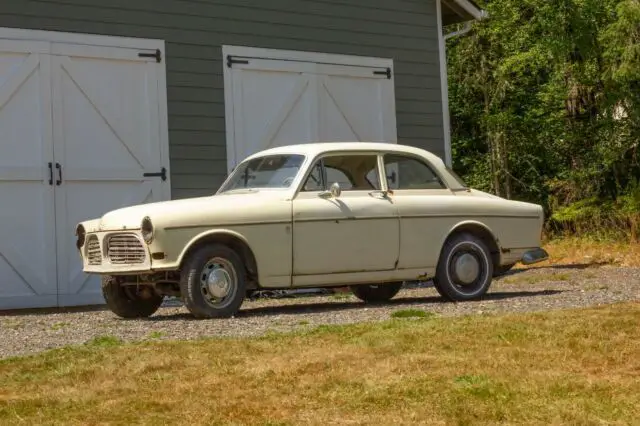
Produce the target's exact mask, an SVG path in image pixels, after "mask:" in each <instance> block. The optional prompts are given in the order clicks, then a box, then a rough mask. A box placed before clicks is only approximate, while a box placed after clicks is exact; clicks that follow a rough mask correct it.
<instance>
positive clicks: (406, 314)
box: [391, 309, 435, 318]
mask: <svg viewBox="0 0 640 426" xmlns="http://www.w3.org/2000/svg"><path fill="white" fill-rule="evenodd" d="M433 316H435V314H434V313H433V312H425V311H421V310H419V309H403V310H400V311H395V312H393V313H392V314H391V317H392V318H427V317H433Z"/></svg>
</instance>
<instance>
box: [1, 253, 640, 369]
mask: <svg viewBox="0 0 640 426" xmlns="http://www.w3.org/2000/svg"><path fill="white" fill-rule="evenodd" d="M623 301H640V268H618V267H610V266H605V267H581V266H574V267H569V266H566V267H543V268H532V269H528V270H514V271H512V272H511V273H509V274H508V275H505V276H504V277H502V278H499V279H497V280H495V281H494V284H493V286H492V288H491V290H490V293H489V295H488V296H487V297H486V298H485V299H484V300H482V301H478V302H467V303H457V304H454V303H444V302H443V301H442V299H440V298H439V297H438V295H437V293H436V291H435V290H434V289H433V288H415V289H405V290H403V291H401V292H400V294H398V296H396V298H395V299H393V300H392V301H391V302H390V303H388V304H386V305H383V306H367V305H364V304H363V303H361V302H360V301H359V300H357V299H356V298H355V297H353V296H352V295H350V294H348V293H347V294H336V295H330V296H321V297H303V298H295V299H278V300H264V299H263V300H256V301H247V302H245V304H244V305H243V307H242V310H241V312H240V314H239V315H238V316H237V317H236V318H232V319H224V320H195V319H193V318H191V317H190V316H189V314H188V312H187V311H186V309H184V308H183V307H182V306H179V305H176V304H170V303H168V304H167V306H165V307H163V308H161V309H160V310H159V311H158V313H157V314H156V315H154V316H153V317H151V318H149V319H145V320H128V321H127V320H121V319H119V318H118V317H116V316H115V315H113V314H112V313H111V312H110V311H107V310H104V309H97V310H90V311H87V310H84V311H80V310H76V311H67V312H37V313H21V314H20V313H18V314H16V313H10V314H5V315H2V316H0V358H5V357H9V356H16V355H27V354H32V353H36V352H39V351H42V350H46V349H51V348H57V347H62V346H66V345H70V344H82V343H85V342H87V341H88V340H91V339H93V338H96V337H102V336H115V337H118V338H120V339H123V340H125V341H140V340H149V339H192V338H199V337H211V336H254V335H260V334H263V333H265V332H268V331H289V330H295V329H300V328H307V327H312V326H315V325H319V324H346V323H354V322H363V321H380V320H387V319H389V318H390V315H391V314H392V313H393V312H395V311H398V310H403V309H420V310H425V311H428V312H433V313H435V314H438V315H443V316H453V315H463V314H473V313H495V312H524V311H540V310H552V309H563V308H574V307H584V306H593V305H600V304H609V303H616V302H623Z"/></svg>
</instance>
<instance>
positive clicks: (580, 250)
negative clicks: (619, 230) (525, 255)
mask: <svg viewBox="0 0 640 426" xmlns="http://www.w3.org/2000/svg"><path fill="white" fill-rule="evenodd" d="M544 247H545V249H546V250H547V251H548V252H549V256H550V258H549V261H547V262H544V263H540V264H538V265H536V266H545V265H558V264H565V265H572V264H593V265H598V264H611V265H616V266H626V267H640V243H632V242H613V241H594V240H589V239H585V238H562V239H556V240H551V241H547V242H546V243H545V244H544Z"/></svg>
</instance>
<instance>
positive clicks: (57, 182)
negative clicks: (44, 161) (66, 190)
mask: <svg viewBox="0 0 640 426" xmlns="http://www.w3.org/2000/svg"><path fill="white" fill-rule="evenodd" d="M56 169H58V180H57V181H56V185H57V186H60V184H61V183H62V166H61V165H60V163H56Z"/></svg>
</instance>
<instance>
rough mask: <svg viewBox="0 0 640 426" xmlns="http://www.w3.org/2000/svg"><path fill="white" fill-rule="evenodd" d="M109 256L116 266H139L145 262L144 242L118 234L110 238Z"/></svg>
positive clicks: (108, 243) (134, 237)
mask: <svg viewBox="0 0 640 426" xmlns="http://www.w3.org/2000/svg"><path fill="white" fill-rule="evenodd" d="M107 255H108V256H109V260H110V261H111V263H112V264H114V265H137V264H140V263H144V261H145V250H144V246H143V245H142V242H141V241H140V240H139V239H138V238H136V236H135V235H131V234H116V235H112V236H111V237H109V238H108V240H107Z"/></svg>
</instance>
